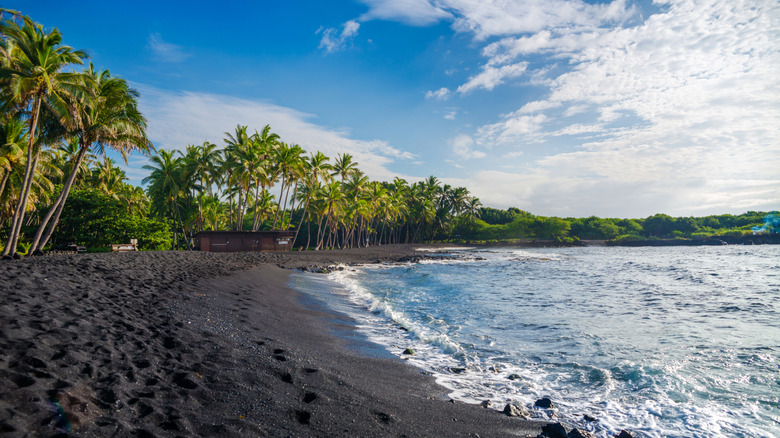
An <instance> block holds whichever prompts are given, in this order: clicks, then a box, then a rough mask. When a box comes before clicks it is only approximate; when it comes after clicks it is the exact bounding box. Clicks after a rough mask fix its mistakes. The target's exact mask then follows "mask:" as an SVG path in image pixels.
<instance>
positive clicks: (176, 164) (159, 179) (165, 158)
mask: <svg viewBox="0 0 780 438" xmlns="http://www.w3.org/2000/svg"><path fill="white" fill-rule="evenodd" d="M174 155H175V153H174V151H167V150H165V149H160V150H159V151H158V154H157V155H154V156H152V157H151V158H150V161H151V162H152V164H147V165H145V166H143V168H144V169H146V170H149V171H151V174H150V175H149V176H147V177H146V178H144V179H143V180H142V182H143V183H144V184H149V188H148V192H149V197H150V199H151V207H152V212H153V213H155V214H156V215H157V216H158V217H162V218H165V217H169V215H170V217H174V218H175V220H176V221H178V223H179V226H180V227H181V232H182V236H183V238H184V240H187V239H186V237H187V232H186V230H185V228H184V221H183V220H182V216H181V209H180V208H179V198H180V194H181V190H182V187H183V186H184V185H185V184H184V178H183V174H184V166H183V165H182V159H181V158H180V157H175V156H174ZM171 231H172V233H173V240H172V241H173V247H172V249H175V248H176V246H177V241H178V239H177V236H176V235H177V232H176V229H175V227H173V228H172V230H171ZM187 248H188V249H190V244H189V241H188V240H187Z"/></svg>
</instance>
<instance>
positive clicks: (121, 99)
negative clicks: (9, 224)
mask: <svg viewBox="0 0 780 438" xmlns="http://www.w3.org/2000/svg"><path fill="white" fill-rule="evenodd" d="M82 80H83V82H84V86H85V87H88V88H89V90H90V91H91V93H90V95H89V96H86V97H84V98H81V99H74V101H73V102H70V104H69V106H70V107H72V108H74V112H75V113H76V114H77V117H76V120H77V122H76V123H74V124H73V128H72V129H71V130H70V131H71V135H72V136H73V137H76V138H77V139H78V143H79V151H78V154H77V155H76V157H75V159H74V161H73V165H72V167H71V169H72V170H71V172H70V175H68V178H67V180H65V184H64V185H63V188H62V192H61V193H60V196H59V197H58V198H57V200H56V201H55V202H54V205H52V207H51V209H50V210H49V212H48V213H47V214H46V216H45V217H44V219H43V221H42V222H41V225H40V226H39V227H38V231H37V232H36V234H35V238H34V239H33V243H32V248H31V249H32V251H33V253H36V252H39V251H41V250H43V247H44V246H46V244H47V243H48V241H49V239H50V238H51V236H52V234H53V233H54V229H55V228H56V226H57V223H59V219H60V215H61V214H62V210H63V208H64V207H65V202H66V201H67V199H68V194H69V193H70V189H71V187H72V186H73V182H74V180H75V178H76V175H77V174H78V172H79V169H80V167H81V164H82V162H83V161H84V158H85V156H86V155H87V152H88V151H89V150H90V149H92V150H94V151H96V152H97V153H98V154H100V155H103V156H105V153H106V147H109V148H111V149H114V150H116V151H118V152H119V153H120V154H121V155H122V158H124V160H125V164H126V163H127V154H128V152H131V151H140V152H143V153H145V154H148V153H149V151H150V149H153V147H152V145H151V143H150V142H149V140H148V139H147V138H146V120H145V119H144V117H143V115H142V114H141V112H140V111H139V110H138V92H137V91H135V90H134V89H132V88H130V86H129V85H128V84H127V81H125V80H124V79H120V78H116V77H112V76H111V72H109V71H108V70H103V71H101V72H99V73H98V72H96V71H95V68H94V66H93V65H92V63H90V65H89V68H88V69H87V70H86V71H85V72H84V74H83V76H82ZM111 167H112V166H110V165H109V163H108V161H106V171H109V170H110V169H111ZM114 173H116V172H114ZM107 177H108V175H107ZM113 178H114V180H113V181H110V182H111V184H110V185H105V186H104V187H105V188H106V189H107V190H104V191H107V192H116V191H117V190H118V189H119V186H118V185H117V183H121V182H122V179H121V178H119V179H117V178H118V177H117V176H114V177H113ZM106 182H109V181H108V180H107V181H106ZM112 185H113V187H114V188H113V189H112V190H108V188H109V187H111V186H112ZM109 194H111V193H109ZM47 225H48V229H47V230H46V234H45V235H43V232H44V229H45V228H46V226H47Z"/></svg>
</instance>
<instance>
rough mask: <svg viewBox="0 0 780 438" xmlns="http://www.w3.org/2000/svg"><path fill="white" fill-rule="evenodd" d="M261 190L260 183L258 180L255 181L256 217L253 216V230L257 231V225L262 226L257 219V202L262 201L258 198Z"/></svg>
mask: <svg viewBox="0 0 780 438" xmlns="http://www.w3.org/2000/svg"><path fill="white" fill-rule="evenodd" d="M259 190H260V184H257V181H255V213H254V217H253V218H252V231H257V227H259V226H260V224H259V223H258V222H259V221H258V220H257V204H258V203H259V202H260V200H259V199H258V196H259V195H260V194H259V193H258V191H259Z"/></svg>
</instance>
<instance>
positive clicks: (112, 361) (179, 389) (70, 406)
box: [0, 245, 547, 437]
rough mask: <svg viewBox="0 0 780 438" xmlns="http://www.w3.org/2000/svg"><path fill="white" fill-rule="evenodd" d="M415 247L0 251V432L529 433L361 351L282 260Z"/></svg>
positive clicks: (533, 430) (295, 262) (333, 260)
mask: <svg viewBox="0 0 780 438" xmlns="http://www.w3.org/2000/svg"><path fill="white" fill-rule="evenodd" d="M419 247H421V245H390V246H382V247H373V248H364V249H356V250H343V251H328V252H317V253H313V252H303V253H231V254H211V253H196V252H140V253H115V254H93V255H73V256H70V255H60V256H44V257H37V258H25V259H23V260H21V261H19V260H12V261H2V262H0V280H2V281H0V283H2V284H4V285H7V289H8V292H6V293H5V296H4V297H3V299H2V301H0V328H1V330H0V347H1V348H2V349H3V351H4V355H3V356H2V358H0V394H1V395H2V396H1V397H0V433H2V434H4V435H7V436H41V435H43V436H51V435H55V434H56V433H58V432H59V433H62V432H65V433H70V434H72V435H73V436H107V435H115V436H139V437H149V436H177V435H187V436H211V435H220V436H246V435H261V436H391V435H392V436H399V435H404V434H405V435H407V436H475V435H482V436H536V435H538V434H539V432H540V431H541V427H542V426H543V425H544V424H547V423H546V422H535V421H524V420H520V419H518V418H511V417H508V416H506V415H503V414H502V413H500V412H498V411H495V410H488V409H483V408H481V407H479V406H474V405H467V404H462V403H450V402H449V399H448V397H446V392H445V390H444V388H443V387H440V386H438V385H437V384H436V383H435V381H434V379H433V378H432V377H430V376H426V375H423V374H421V373H420V372H419V370H417V369H416V368H414V367H412V366H410V365H408V364H406V363H405V362H404V361H403V360H401V359H398V358H396V359H388V358H378V357H367V356H365V355H360V354H358V352H356V351H354V349H352V348H350V347H349V346H348V345H347V341H346V340H344V339H341V338H339V337H337V336H335V335H333V334H332V333H331V332H330V328H332V325H333V324H337V323H338V322H337V321H334V320H333V314H332V313H327V312H326V310H325V309H313V308H307V306H305V305H304V304H303V303H302V301H301V293H300V292H297V291H294V290H293V289H290V288H288V286H287V284H288V282H289V277H290V274H291V271H289V270H285V269H281V267H285V268H298V269H299V268H306V269H309V270H311V269H312V268H314V269H317V268H322V267H327V266H331V265H338V264H339V263H344V264H356V263H376V262H380V263H381V262H397V261H401V260H405V259H408V258H409V257H411V258H414V257H417V256H420V255H421V254H418V253H417V252H416V251H415V249H416V248H419Z"/></svg>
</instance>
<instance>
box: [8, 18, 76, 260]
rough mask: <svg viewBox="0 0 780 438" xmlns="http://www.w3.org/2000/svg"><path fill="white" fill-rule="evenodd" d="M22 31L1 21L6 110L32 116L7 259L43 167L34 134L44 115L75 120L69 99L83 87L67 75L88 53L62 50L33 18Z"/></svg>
mask: <svg viewBox="0 0 780 438" xmlns="http://www.w3.org/2000/svg"><path fill="white" fill-rule="evenodd" d="M22 22H23V24H22V25H19V24H18V23H16V22H15V21H13V20H2V21H0V35H2V43H0V58H2V61H0V62H2V67H3V68H2V69H0V84H2V88H3V89H4V90H6V93H4V94H6V95H5V96H3V100H4V102H3V107H5V108H13V109H14V110H16V111H29V112H30V117H29V128H28V130H27V132H28V136H29V139H28V143H27V161H26V164H25V171H24V178H23V181H22V187H21V189H22V190H21V192H20V196H19V200H18V202H17V206H16V209H15V210H14V216H13V219H12V222H11V230H10V232H9V235H8V241H7V244H6V246H5V248H4V249H3V253H2V255H3V256H6V255H8V254H10V253H14V252H15V251H16V245H17V243H18V240H19V233H20V230H21V226H22V222H23V221H24V215H25V210H26V208H27V201H28V197H29V194H30V187H31V186H32V183H33V175H34V174H35V168H36V165H37V163H38V159H39V154H40V149H37V150H34V148H33V146H34V145H35V133H36V132H37V131H36V130H37V128H38V119H39V117H40V113H41V109H42V108H45V109H46V110H48V111H51V112H52V113H54V114H56V115H57V117H58V118H59V119H61V120H62V121H65V122H67V121H68V119H69V118H70V115H71V111H69V108H68V103H67V101H68V100H69V99H68V96H69V95H78V94H82V91H83V87H82V86H81V81H80V80H79V78H80V75H79V74H77V73H65V72H63V71H62V70H63V69H64V68H65V67H66V66H68V65H71V64H82V63H83V60H84V58H86V57H87V55H86V53H84V52H82V51H80V50H73V49H72V48H71V47H69V46H63V45H61V44H62V35H61V34H60V32H59V31H58V30H57V29H54V30H52V31H51V32H48V33H46V32H45V31H44V30H43V26H41V25H39V24H36V23H34V22H33V21H32V20H31V19H30V18H29V17H26V16H25V17H22Z"/></svg>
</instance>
